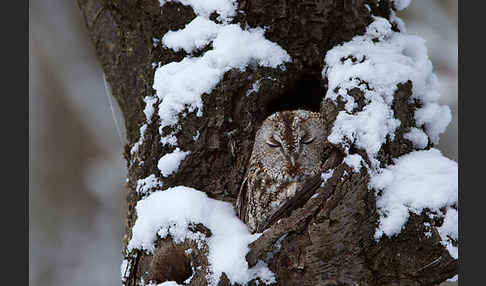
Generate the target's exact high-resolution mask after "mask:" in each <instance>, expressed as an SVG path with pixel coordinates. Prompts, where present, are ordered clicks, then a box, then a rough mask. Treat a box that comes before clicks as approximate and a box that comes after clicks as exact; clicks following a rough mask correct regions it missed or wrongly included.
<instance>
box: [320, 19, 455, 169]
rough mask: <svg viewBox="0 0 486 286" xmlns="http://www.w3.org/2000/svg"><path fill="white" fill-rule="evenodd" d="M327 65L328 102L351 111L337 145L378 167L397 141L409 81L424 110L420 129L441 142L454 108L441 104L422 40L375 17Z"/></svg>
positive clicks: (342, 120) (340, 121)
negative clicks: (396, 103) (382, 153)
mask: <svg viewBox="0 0 486 286" xmlns="http://www.w3.org/2000/svg"><path fill="white" fill-rule="evenodd" d="M377 40H378V41H377ZM325 63H326V67H325V68H324V69H323V71H322V75H323V77H324V78H327V79H328V85H329V88H328V91H327V94H326V97H325V98H326V99H328V100H332V101H334V102H335V103H336V104H338V103H339V101H342V102H344V107H345V110H343V111H340V113H339V114H338V116H337V119H336V122H335V124H334V127H333V129H332V132H331V134H330V135H329V137H328V139H329V141H330V142H331V143H334V144H341V145H342V146H343V147H349V145H350V144H353V143H354V144H355V145H356V146H357V147H360V148H362V149H364V150H365V151H366V152H367V153H368V156H369V158H370V160H371V162H372V165H373V166H372V167H375V168H378V166H377V163H378V162H377V161H376V160H375V158H376V155H377V153H378V151H379V150H380V148H381V146H382V145H383V143H385V142H386V140H387V138H388V139H391V140H392V139H394V136H395V135H394V133H395V130H396V129H397V128H398V127H399V126H400V124H401V123H400V121H399V120H398V119H396V118H395V116H394V112H393V108H392V104H393V100H394V95H395V92H396V91H397V85H398V84H400V83H402V84H404V83H406V82H407V81H411V82H412V99H411V100H413V99H416V100H417V101H419V102H420V103H421V106H422V107H421V108H419V109H417V110H416V112H415V115H414V116H415V120H416V123H417V127H422V126H423V127H424V129H425V131H426V133H427V135H428V136H429V137H430V140H431V142H433V143H434V144H437V143H438V142H439V134H440V133H442V132H444V131H445V128H446V127H447V125H448V124H449V122H450V120H451V113H450V109H449V107H448V106H443V105H439V104H438V100H439V97H440V94H439V92H438V90H439V85H438V80H437V77H436V76H435V75H434V73H433V72H432V70H433V68H432V63H431V62H430V60H429V58H428V56H427V49H426V47H425V42H424V40H423V39H422V38H420V37H416V36H412V35H407V34H405V33H398V32H394V31H393V30H392V29H391V24H390V23H389V22H388V21H387V20H386V19H384V18H381V17H375V20H374V22H373V23H371V24H370V25H369V26H368V28H367V32H366V33H365V34H364V35H363V36H356V37H354V38H353V39H352V40H351V41H349V42H347V43H344V44H342V45H339V46H336V47H334V48H333V49H331V50H330V51H329V52H328V53H327V55H326V57H325ZM354 88H357V89H359V90H360V91H361V92H363V94H364V98H365V106H364V107H363V108H362V110H357V107H358V104H357V103H356V102H355V99H354V98H353V97H352V96H351V95H349V91H350V90H352V89H354ZM415 135H416V134H415ZM422 139H423V138H422Z"/></svg>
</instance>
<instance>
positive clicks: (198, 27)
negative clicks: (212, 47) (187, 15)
mask: <svg viewBox="0 0 486 286" xmlns="http://www.w3.org/2000/svg"><path fill="white" fill-rule="evenodd" d="M219 28H220V25H218V24H216V23H215V22H213V21H211V20H209V19H207V18H204V17H201V16H197V17H196V18H195V19H194V20H192V22H190V23H189V24H187V26H186V27H185V28H184V29H181V30H178V31H169V32H167V33H166V34H165V35H164V37H163V38H162V42H163V44H164V47H166V48H170V49H173V50H174V51H176V52H177V51H179V50H181V49H183V50H184V51H185V52H186V53H188V54H190V53H192V52H193V51H195V50H197V49H200V48H204V47H205V46H206V45H208V44H209V43H210V42H211V41H212V40H214V39H215V38H216V36H217V35H218V30H219Z"/></svg>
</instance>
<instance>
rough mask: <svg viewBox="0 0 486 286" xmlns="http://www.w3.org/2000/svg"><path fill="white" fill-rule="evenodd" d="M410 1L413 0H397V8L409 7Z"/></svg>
mask: <svg viewBox="0 0 486 286" xmlns="http://www.w3.org/2000/svg"><path fill="white" fill-rule="evenodd" d="M410 3H412V0H395V8H396V9H397V10H398V11H400V10H403V9H405V8H407V7H408V6H409V5H410Z"/></svg>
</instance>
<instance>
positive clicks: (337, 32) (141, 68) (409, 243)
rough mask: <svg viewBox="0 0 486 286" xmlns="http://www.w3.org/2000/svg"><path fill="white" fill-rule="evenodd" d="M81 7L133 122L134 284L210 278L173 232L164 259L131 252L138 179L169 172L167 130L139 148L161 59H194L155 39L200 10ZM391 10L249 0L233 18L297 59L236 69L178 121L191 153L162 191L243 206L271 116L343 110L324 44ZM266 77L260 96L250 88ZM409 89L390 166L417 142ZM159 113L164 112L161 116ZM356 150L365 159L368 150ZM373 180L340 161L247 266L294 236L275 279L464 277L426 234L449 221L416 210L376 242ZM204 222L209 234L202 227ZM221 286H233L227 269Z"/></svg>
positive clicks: (326, 1)
mask: <svg viewBox="0 0 486 286" xmlns="http://www.w3.org/2000/svg"><path fill="white" fill-rule="evenodd" d="M78 4H79V6H80V9H81V11H82V12H83V14H84V17H85V19H86V23H87V27H88V32H89V34H90V37H91V39H92V41H93V44H94V46H95V49H96V53H97V56H98V58H99V60H100V62H101V64H102V67H103V70H104V72H105V74H106V78H107V81H108V82H109V83H110V85H111V87H112V92H113V96H114V97H115V98H116V100H117V102H118V104H119V105H120V107H121V110H122V112H123V115H124V118H125V126H126V129H127V141H128V143H127V145H126V146H125V154H124V156H125V158H126V161H127V166H128V182H127V188H128V192H127V201H128V213H127V218H126V235H125V237H124V239H123V242H124V244H123V247H124V250H123V254H124V256H125V257H126V258H127V259H128V261H129V264H130V273H129V275H128V277H127V278H126V281H125V285H140V279H141V278H143V279H144V281H146V282H147V281H149V280H152V281H154V282H156V283H161V282H163V281H165V280H174V281H177V282H179V283H182V281H184V280H186V279H187V278H189V277H190V276H191V275H194V276H193V278H192V280H191V283H190V285H206V281H205V274H204V270H205V266H207V257H206V256H205V255H206V254H207V253H206V252H205V251H204V249H203V250H197V248H196V247H195V246H194V245H191V243H190V242H187V243H184V244H183V245H176V244H175V243H173V242H171V241H170V239H164V240H159V241H158V242H157V250H156V252H155V254H154V255H149V254H146V253H143V252H141V251H133V252H131V253H128V251H127V250H126V247H127V244H128V241H129V240H130V238H131V229H132V227H133V225H134V223H135V220H136V212H135V206H136V204H137V201H138V200H139V199H140V196H139V195H138V194H137V193H136V191H135V190H136V184H137V180H139V179H142V178H145V177H147V176H149V175H150V174H159V175H160V171H159V170H158V168H157V162H158V159H159V158H160V157H161V156H162V155H164V154H165V153H167V152H170V151H172V150H171V149H170V148H169V147H167V146H161V144H160V143H159V142H160V134H159V132H158V128H157V126H156V124H151V125H148V128H147V130H146V133H145V140H144V141H143V144H142V145H141V146H140V148H139V151H138V152H136V153H134V154H131V153H130V149H131V147H132V146H133V145H134V144H135V142H137V141H138V139H139V128H140V126H141V125H142V124H143V123H144V121H145V116H144V113H143V109H144V107H145V103H144V101H143V98H144V97H145V96H152V95H154V93H155V91H154V90H153V89H152V84H153V78H154V71H155V69H154V68H152V63H158V62H160V63H161V65H164V64H168V63H170V62H173V61H180V60H182V59H183V58H184V56H185V55H186V54H185V53H184V52H183V51H181V52H174V51H172V50H170V49H165V48H163V47H162V45H158V46H156V47H154V46H153V42H152V39H153V38H157V39H160V38H161V37H162V36H163V35H164V34H165V33H166V32H167V31H169V30H178V29H182V28H183V27H184V26H185V25H186V24H187V23H189V22H190V21H191V20H192V19H193V18H195V16H196V15H195V13H194V12H193V10H192V8H190V7H188V6H183V5H181V4H179V3H174V2H168V3H166V4H165V5H163V6H162V7H160V4H159V1H157V0H140V1H135V0H78ZM365 4H367V5H369V7H370V8H371V9H370V10H369V9H368V8H366V6H365ZM392 9H394V8H393V1H390V0H381V1H378V0H367V1H364V0H352V1H345V0H341V1H339V0H305V1H291V0H240V1H239V4H238V11H239V12H238V15H237V16H236V17H235V19H234V20H235V22H239V23H242V26H243V25H245V24H248V25H249V26H250V27H257V26H258V27H266V32H265V37H266V38H267V39H269V40H271V41H273V42H276V43H277V44H279V45H280V46H281V47H282V48H284V49H285V50H286V51H287V52H288V53H289V54H290V56H291V57H292V59H293V61H292V63H288V64H286V69H285V70H280V69H271V68H262V67H252V68H247V70H246V71H244V72H242V71H240V70H231V71H229V72H227V73H226V74H225V75H224V79H223V80H221V81H220V83H219V84H218V85H217V86H216V88H214V90H213V91H212V92H211V94H204V95H203V96H202V98H203V104H204V115H203V117H197V116H196V115H195V114H194V113H188V115H187V116H186V117H184V118H182V117H181V118H180V124H181V126H182V129H181V131H180V132H179V135H178V142H179V146H181V148H183V149H185V150H191V154H190V155H189V156H187V157H186V159H185V160H184V161H183V162H182V164H181V166H180V167H179V171H178V172H177V173H176V174H175V175H172V176H169V177H168V178H166V179H164V189H165V188H168V187H173V186H178V185H184V186H188V187H193V188H195V189H198V190H201V191H203V192H205V193H207V194H208V196H209V197H211V198H214V199H218V200H224V201H227V202H230V203H233V204H235V203H236V198H237V195H238V191H239V188H240V185H241V183H242V182H243V179H244V176H245V172H246V167H247V165H248V160H249V157H250V155H251V151H252V146H253V140H254V135H255V132H256V130H257V129H258V128H259V126H260V124H261V123H262V121H263V120H264V119H265V118H266V117H267V116H268V115H270V114H271V113H273V112H275V111H278V110H285V109H297V108H304V109H308V110H313V111H319V112H321V114H322V115H323V117H324V118H325V120H326V128H327V129H328V131H330V130H331V128H332V126H333V123H334V121H335V119H336V116H337V114H338V112H339V111H340V110H343V109H344V106H335V105H334V103H332V102H330V101H323V98H324V95H325V93H326V89H327V84H326V80H325V79H323V78H322V75H321V71H322V69H323V58H324V56H325V54H326V52H327V51H328V50H329V49H331V48H332V47H334V46H335V45H337V44H339V43H342V42H344V41H349V40H351V38H352V37H354V36H356V35H359V34H363V33H364V32H365V29H366V26H367V25H368V24H369V23H370V22H371V21H372V16H381V17H384V18H389V17H390V12H391V11H392ZM394 28H395V29H398V28H397V27H394ZM257 81H259V83H260V89H259V91H258V92H257V94H254V93H250V95H249V96H246V94H247V92H248V91H249V90H251V87H252V84H253V83H255V82H257ZM350 93H353V96H355V98H356V99H357V102H359V100H360V99H361V100H362V99H363V95H362V94H361V93H360V92H359V91H356V92H354V91H351V92H350ZM411 93H412V92H411V83H407V84H403V85H399V87H398V90H397V92H396V94H395V101H394V105H393V107H394V112H395V116H396V117H397V118H398V119H400V121H401V122H402V125H401V126H400V127H399V129H398V130H397V136H396V137H395V139H394V140H393V141H390V142H387V143H386V144H385V145H384V146H383V147H382V149H381V151H380V153H379V160H380V162H381V163H382V164H383V166H385V165H387V164H389V163H391V162H392V159H393V158H397V157H399V156H401V155H403V154H406V153H408V152H411V151H413V150H414V149H413V146H412V145H411V143H410V142H409V141H407V140H404V139H403V134H404V132H405V130H406V129H407V128H409V127H410V126H414V119H413V111H414V110H415V106H414V103H409V101H408V99H409V98H410V96H411ZM296 99H297V100H296ZM157 120H158V117H157V113H155V114H154V118H153V121H154V122H157ZM197 131H199V132H200V135H199V140H198V142H194V140H193V139H192V137H193V136H195V135H196V133H197ZM355 152H356V153H359V154H360V155H362V157H363V158H367V157H366V153H365V152H364V151H363V150H360V149H356V150H355ZM142 161H143V164H139V162H142ZM345 171H346V172H345ZM368 181H369V175H368V173H367V172H366V171H365V169H364V168H362V169H361V172H360V173H353V171H352V170H351V169H350V167H349V166H347V165H346V164H343V163H341V164H339V165H338V166H337V167H336V168H335V171H334V173H333V176H332V178H331V179H330V180H329V181H328V183H327V184H326V185H325V186H324V187H321V188H320V189H319V190H318V194H319V196H318V197H317V198H316V199H312V200H309V201H307V202H306V204H305V205H304V206H303V207H302V208H298V209H296V210H294V211H293V212H292V213H291V214H290V216H288V217H286V218H283V219H282V220H281V221H280V223H278V224H274V225H273V226H272V227H271V228H270V229H269V230H267V231H266V232H265V233H264V234H263V235H262V236H261V237H260V238H259V239H258V240H257V241H255V242H254V243H253V244H252V245H251V251H250V252H249V253H248V255H247V260H248V262H249V264H250V265H253V264H255V263H256V261H257V259H264V258H265V257H267V254H268V253H270V252H272V251H274V248H275V243H276V242H277V241H278V240H279V239H281V238H282V237H283V236H284V235H285V237H284V238H283V240H281V245H282V246H281V249H280V251H279V252H278V253H276V254H275V255H274V256H273V258H272V259H270V260H269V268H270V269H271V270H272V271H273V272H274V273H275V274H276V277H277V285H301V286H303V285H434V284H439V283H440V282H442V281H444V280H445V279H447V278H450V277H452V276H454V275H455V274H456V272H457V260H455V259H453V258H452V257H451V256H450V255H449V254H448V252H447V250H445V249H444V247H443V246H442V245H441V244H440V243H439V241H440V237H439V236H438V234H435V235H432V236H431V237H426V236H425V235H424V222H430V223H431V224H432V225H434V223H435V225H440V223H441V222H440V221H437V222H432V221H430V219H429V218H428V217H427V216H425V215H411V217H410V219H409V220H408V223H407V224H406V226H405V228H404V230H403V231H402V232H401V233H400V234H399V235H397V236H394V237H392V238H386V237H385V238H383V239H381V240H380V241H379V242H376V241H375V240H374V238H373V236H374V232H375V229H376V226H377V222H378V214H377V212H376V202H375V200H376V198H375V194H374V193H373V192H370V191H369V190H368V187H367V186H368ZM195 228H197V229H198V231H202V232H205V233H207V235H208V236H210V235H211V234H210V230H208V229H205V227H204V226H202V225H199V226H195ZM188 248H193V249H195V251H194V252H193V253H192V254H191V255H186V254H185V252H184V250H185V249H188ZM191 262H192V264H193V265H201V266H202V268H201V270H198V271H197V273H192V272H193V270H191V267H190V265H191ZM252 283H256V282H252ZM220 285H231V283H230V282H229V280H228V279H226V278H225V277H224V275H223V277H222V279H221V280H220Z"/></svg>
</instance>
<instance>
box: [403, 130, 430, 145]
mask: <svg viewBox="0 0 486 286" xmlns="http://www.w3.org/2000/svg"><path fill="white" fill-rule="evenodd" d="M403 138H405V139H407V140H410V141H411V142H412V143H413V146H414V147H415V148H418V149H424V148H425V147H427V145H428V144H429V137H427V134H425V132H423V131H422V130H421V129H418V128H416V127H412V129H411V130H410V131H409V132H408V133H405V134H404V135H403Z"/></svg>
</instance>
